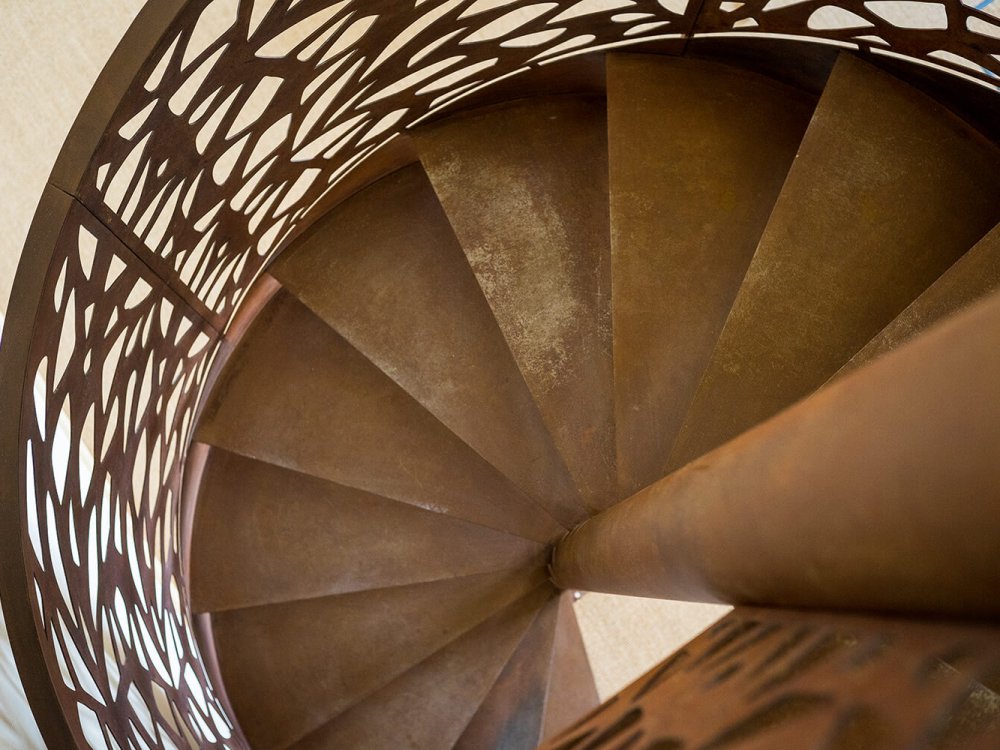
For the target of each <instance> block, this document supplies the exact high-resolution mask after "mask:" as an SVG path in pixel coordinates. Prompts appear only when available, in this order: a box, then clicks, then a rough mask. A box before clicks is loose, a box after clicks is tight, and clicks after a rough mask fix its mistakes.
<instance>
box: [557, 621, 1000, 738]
mask: <svg viewBox="0 0 1000 750" xmlns="http://www.w3.org/2000/svg"><path fill="white" fill-rule="evenodd" d="M997 676H1000V629H998V628H997V627H995V626H991V627H973V626H968V625H961V624H952V623H947V622H941V621H933V622H925V621H919V620H917V621H913V620H895V619H891V618H879V617H856V616H836V615H830V614H828V613H805V612H795V611H790V610H761V609H750V608H739V609H736V610H734V611H733V612H732V613H731V614H729V615H728V616H727V617H726V618H725V619H724V620H722V621H721V622H719V623H717V624H716V625H714V626H712V627H711V628H709V629H708V630H707V631H705V633H703V634H702V635H700V636H699V637H698V638H696V639H694V640H693V641H691V642H690V643H689V644H687V645H686V646H683V647H682V648H681V649H680V650H679V651H677V652H676V653H675V654H673V655H672V656H671V657H669V658H668V659H667V660H666V661H664V662H663V663H662V664H660V665H659V666H658V667H656V668H654V669H653V670H652V671H650V672H649V673H648V674H646V675H644V676H643V677H641V678H639V679H638V680H637V681H636V682H635V683H633V684H632V685H631V686H629V687H628V688H626V689H625V690H623V691H622V692H621V693H619V694H618V695H617V696H615V697H614V698H612V699H611V700H610V701H608V702H607V703H606V704H605V705H604V706H603V707H602V708H601V710H600V712H598V713H597V714H596V715H594V716H592V717H587V718H585V719H584V720H583V721H582V722H581V723H580V724H578V725H577V726H576V727H573V728H572V729H571V730H570V731H568V732H566V733H564V734H563V735H562V736H560V737H557V738H556V739H554V740H553V741H551V742H550V743H548V744H546V745H544V748H545V750H571V749H572V750H622V749H624V748H629V749H632V748H635V749H636V750H638V749H639V748H642V749H643V750H651V749H653V748H655V749H656V750H681V748H703V749H704V750H709V749H712V750H715V749H716V748H717V749H718V750H722V749H723V748H727V749H728V748H737V747H738V748H740V749H741V750H743V749H744V748H746V750H774V749H775V748H795V749H796V750H797V749H798V748H822V749H823V750H900V749H902V748H907V749H909V750H918V748H919V749H920V750H928V749H931V748H933V750H945V749H946V748H949V749H951V750H957V749H958V748H965V749H967V750H973V749H975V750H986V749H987V748H995V747H998V746H1000V696H998V695H997V694H996V693H995V692H993V691H992V690H990V689H989V688H987V687H985V685H988V684H991V682H992V681H993V680H995V679H996V678H997Z"/></svg>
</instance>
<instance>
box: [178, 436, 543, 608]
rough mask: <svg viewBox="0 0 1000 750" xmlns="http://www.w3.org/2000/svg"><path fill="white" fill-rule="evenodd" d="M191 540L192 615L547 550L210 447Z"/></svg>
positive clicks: (527, 561)
mask: <svg viewBox="0 0 1000 750" xmlns="http://www.w3.org/2000/svg"><path fill="white" fill-rule="evenodd" d="M202 476H203V479H202V484H201V489H200V492H199V500H198V506H197V519H196V523H195V525H194V538H193V541H192V545H191V550H192V561H191V597H192V608H193V609H194V611H196V612H205V611H219V610H222V609H235V608H240V607H249V606H254V605H261V604H274V603H278V602H283V601H293V600H297V599H304V598H310V597H320V596H328V595H332V594H343V593H348V592H352V591H363V590H366V589H375V588H388V587H393V586H403V585H406V584H412V583H421V582H426V581H434V580H441V579H445V578H453V577H456V576H465V575H472V574H475V573H483V572H487V571H492V570H503V569H510V568H523V567H525V566H526V565H531V564H533V565H537V566H538V567H543V566H544V565H545V562H546V560H545V547H544V546H543V545H541V544H539V543H537V542H531V541H529V540H526V539H523V538H521V537H517V536H512V535H510V534H505V533H503V532H499V531H494V530H492V529H488V528H486V527H485V526H480V525H478V524H473V523H469V522H466V521H461V520H459V519H455V518H451V517H448V516H445V515H442V514H440V513H432V512H429V511H426V510H422V509H420V508H415V507H413V506H411V505H407V504H405V503H400V502H398V501H395V500H391V499H388V498H384V497H380V496H378V495H372V494H370V493H368V492H364V491H363V490H357V489H353V488H350V487H344V486H342V485H338V484H335V483H333V482H328V481H326V480H322V479H317V478H315V477H311V476H308V475H305V474H301V473H298V472H295V471H291V470H289V469H285V468H283V467H280V466H274V465H273V464H267V463H263V462H261V461H257V460H254V459H250V458H246V457H244V456H240V455H237V454H234V453H229V452H228V451H224V450H221V449H219V448H214V449H212V450H211V453H210V455H209V458H208V460H207V463H206V466H205V469H204V473H203V475H202Z"/></svg>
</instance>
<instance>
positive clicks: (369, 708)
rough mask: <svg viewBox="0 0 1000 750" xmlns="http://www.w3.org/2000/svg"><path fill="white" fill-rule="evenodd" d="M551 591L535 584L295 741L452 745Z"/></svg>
mask: <svg viewBox="0 0 1000 750" xmlns="http://www.w3.org/2000/svg"><path fill="white" fill-rule="evenodd" d="M553 595H554V591H553V589H552V588H551V586H550V585H549V584H547V583H546V584H544V585H543V586H540V587H538V588H536V589H535V590H534V591H533V592H531V593H530V594H528V595H526V596H524V597H523V598H521V599H520V600H518V601H516V602H514V603H513V604H512V605H510V606H509V607H507V608H506V609H504V610H502V611H500V612H498V613H496V614H495V615H493V616H492V617H491V618H490V619H489V620H487V621H485V622H483V623H482V624H481V625H480V626H479V627H477V628H475V629H474V630H471V631H470V632H468V633H466V634H465V635H464V636H462V637H461V638H459V639H457V640H455V641H454V642H453V643H450V644H449V645H448V646H446V647H445V648H442V649H441V650H440V651H438V652H436V653H435V654H433V655H432V656H430V657H429V658H428V659H426V660H425V661H423V662H421V663H420V664H418V665H416V666H415V667H413V668H412V669H410V670H408V671H407V672H405V673H404V674H402V675H401V676H400V677H399V678H397V679H396V680H394V681H393V682H392V683H390V684H388V685H387V686H386V687H384V688H383V689H381V690H379V691H378V692H377V693H374V694H373V695H371V696H370V697H369V698H367V699H366V700H364V701H363V702H361V703H358V704H357V705H355V706H353V707H352V708H351V709H349V710H348V711H346V712H344V713H343V714H342V715H340V716H338V717H337V718H336V719H334V720H333V721H331V722H329V723H327V724H326V725H324V726H323V727H321V728H320V729H319V730H317V731H315V732H313V733H312V734H310V735H309V736H308V737H305V738H304V739H302V740H301V741H300V742H297V743H295V745H293V747H294V748H296V750H309V748H329V747H343V748H366V750H381V749H382V748H385V749H386V750H389V749H390V748H391V749H393V750H395V749H396V748H410V749H412V750H417V749H418V748H419V749H420V750H429V749H430V748H450V747H452V746H453V744H454V743H455V741H456V740H457V739H458V737H459V735H460V734H461V733H462V730H463V728H464V727H466V726H467V725H468V722H469V719H470V718H471V717H472V716H473V715H474V713H475V711H476V709H477V707H478V706H479V705H480V704H481V703H482V701H483V699H484V698H485V697H486V695H487V694H488V692H489V690H490V686H491V685H493V684H494V683H495V681H496V679H497V676H498V674H499V673H500V672H501V670H502V669H503V666H504V664H506V663H507V662H508V660H509V659H510V657H511V654H512V653H513V652H514V651H515V649H516V648H517V646H518V643H520V642H521V640H522V639H523V637H524V634H525V632H526V631H527V630H528V628H529V627H530V626H531V623H532V622H533V621H534V620H535V617H536V615H537V614H538V611H539V609H540V608H541V607H543V606H544V605H545V602H546V600H548V599H550V598H551V597H552V596H553Z"/></svg>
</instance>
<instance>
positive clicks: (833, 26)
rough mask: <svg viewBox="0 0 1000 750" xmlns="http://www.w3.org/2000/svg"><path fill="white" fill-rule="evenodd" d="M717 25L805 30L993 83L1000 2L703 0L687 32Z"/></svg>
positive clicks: (998, 58) (999, 61) (998, 63)
mask: <svg viewBox="0 0 1000 750" xmlns="http://www.w3.org/2000/svg"><path fill="white" fill-rule="evenodd" d="M991 6H992V7H991ZM722 32H736V33H742V34H748V33H749V34H760V35H769V34H785V35H790V36H796V37H803V38H809V37H812V38H814V39H816V40H824V41H828V42H835V43H839V44H844V45H848V46H851V47H857V48H858V49H860V50H862V51H866V52H873V53H875V54H886V55H890V56H903V57H908V58H913V59H915V60H918V61H922V62H924V63H929V64H933V65H937V66H941V67H944V68H945V69H951V70H952V71H955V72H960V73H962V74H964V75H966V76H970V77H972V78H974V79H978V80H979V81H982V82H986V83H988V84H990V85H993V86H996V85H997V83H998V81H997V76H998V75H1000V6H997V5H992V4H991V3H989V2H986V3H983V2H981V0H962V2H958V0H947V1H945V0H942V1H941V2H933V1H928V0H901V1H900V0H837V1H836V2H830V1H829V0H746V1H745V2H732V1H729V0H708V2H706V3H705V5H704V7H703V8H702V10H701V12H700V14H699V16H698V21H697V23H696V24H695V28H694V33H695V34H696V35H697V34H707V33H722Z"/></svg>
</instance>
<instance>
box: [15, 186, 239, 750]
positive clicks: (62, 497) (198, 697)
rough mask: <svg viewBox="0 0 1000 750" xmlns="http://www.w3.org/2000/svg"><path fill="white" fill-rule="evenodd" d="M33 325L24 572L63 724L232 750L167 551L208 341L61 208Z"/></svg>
mask: <svg viewBox="0 0 1000 750" xmlns="http://www.w3.org/2000/svg"><path fill="white" fill-rule="evenodd" d="M35 320H36V325H37V330H38V335H36V336H35V338H34V340H33V342H32V346H31V349H30V351H29V357H28V366H27V370H26V387H25V389H24V394H23V406H22V412H21V415H22V416H21V462H22V464H21V465H22V467H23V469H22V471H23V472H24V473H23V475H22V476H23V477H24V481H25V483H26V484H25V489H26V493H27V498H26V499H27V503H26V513H25V515H24V529H23V533H24V539H25V541H26V544H25V548H24V552H25V566H26V570H27V573H28V576H29V588H30V589H32V591H31V593H32V594H33V605H34V608H35V618H36V623H37V626H38V629H39V633H40V635H41V637H42V638H43V639H44V640H43V648H46V649H47V650H48V653H47V658H48V661H49V671H50V676H51V680H52V683H53V685H54V686H55V688H56V691H57V694H58V695H59V698H60V700H61V702H62V704H63V706H65V707H66V711H65V713H66V718H67V720H68V722H69V724H70V728H71V731H72V732H73V733H74V734H75V735H76V736H77V741H80V740H81V739H83V740H84V741H86V743H88V744H90V745H91V746H94V747H101V746H103V745H104V744H105V743H108V745H109V746H110V747H115V743H117V746H120V747H122V748H125V747H128V746H129V742H130V740H131V742H132V743H134V744H135V745H136V746H139V747H143V746H145V747H171V746H173V747H184V746H188V745H205V744H219V745H222V746H230V747H241V746H242V744H241V740H240V739H239V737H238V735H236V734H235V730H234V727H233V725H232V723H231V721H230V720H229V719H228V718H227V716H226V711H225V710H224V708H223V707H222V705H221V704H220V702H219V700H218V698H216V697H215V696H214V695H213V692H212V688H211V687H210V684H209V681H208V679H207V677H206V675H205V672H204V670H203V668H202V665H201V657H200V655H199V651H198V647H197V644H196V642H195V640H194V637H193V631H192V629H191V623H190V621H189V618H188V612H189V607H188V603H187V601H186V594H185V586H184V583H183V581H181V580H180V579H179V572H180V570H179V560H178V557H177V554H178V550H179V539H178V533H179V526H178V523H179V500H180V498H179V488H180V473H181V469H182V465H183V459H184V455H185V451H186V446H187V444H188V439H189V433H190V429H191V426H192V425H191V422H192V419H193V414H194V409H195V405H196V397H197V394H198V386H199V384H200V382H201V380H202V379H203V378H204V377H205V374H206V372H207V368H208V366H209V365H210V363H211V358H212V355H213V353H214V349H215V342H216V339H217V334H216V333H215V332H214V331H213V330H212V329H211V328H210V327H208V326H207V325H206V324H205V323H204V321H203V320H201V319H200V318H199V317H198V316H197V315H195V314H193V313H192V312H191V310H190V309H189V308H187V307H186V306H185V305H184V304H183V302H182V301H181V300H180V299H179V298H178V297H177V296H176V295H175V294H173V293H171V292H170V291H169V290H167V289H166V288H165V286H164V284H163V282H161V281H160V280H159V279H157V278H156V276H155V275H154V274H153V273H151V272H150V270H149V269H148V268H147V267H146V266H145V265H144V264H142V263H141V262H140V261H138V260H137V259H136V258H135V256H134V255H132V253H131V252H130V251H129V250H127V249H126V248H125V247H124V246H122V245H121V243H119V242H118V240H117V239H116V238H115V237H114V236H113V235H111V234H110V233H109V232H108V231H107V229H105V228H104V227H102V226H101V225H100V223H99V222H98V221H96V220H95V219H94V217H93V216H92V215H91V214H90V213H89V212H87V211H86V210H85V209H84V208H82V207H81V206H80V205H79V204H78V203H76V202H72V203H70V205H69V209H68V213H67V215H66V221H65V223H64V225H63V228H62V231H61V233H60V235H59V238H58V241H57V246H56V252H55V255H54V257H53V262H52V264H51V266H50V268H49V272H48V275H47V278H46V280H45V283H44V286H43V290H42V297H41V301H40V304H39V308H38V310H37V314H36V319H35ZM32 383H35V385H34V388H32ZM88 445H89V446H93V458H92V460H91V457H90V455H89V451H88V450H87V447H86V446H88Z"/></svg>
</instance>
